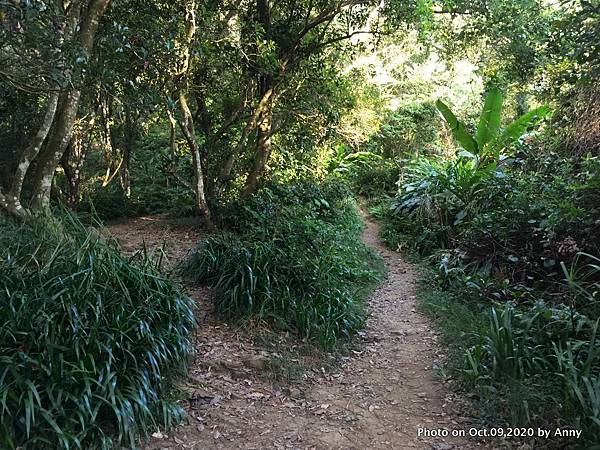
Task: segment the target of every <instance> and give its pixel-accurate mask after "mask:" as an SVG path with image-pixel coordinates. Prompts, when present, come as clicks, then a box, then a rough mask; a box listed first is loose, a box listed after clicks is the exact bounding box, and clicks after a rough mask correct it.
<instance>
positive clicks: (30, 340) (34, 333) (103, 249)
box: [0, 216, 195, 449]
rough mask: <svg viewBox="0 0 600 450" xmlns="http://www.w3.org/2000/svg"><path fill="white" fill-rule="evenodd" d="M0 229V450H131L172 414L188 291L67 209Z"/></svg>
mask: <svg viewBox="0 0 600 450" xmlns="http://www.w3.org/2000/svg"><path fill="white" fill-rule="evenodd" d="M0 228H1V230H2V232H1V233H0V286H1V287H2V289H0V320H1V323H2V326H1V327H0V447H1V448H3V449H15V448H27V449H50V448H59V449H80V448H81V449H83V448H99V449H109V448H121V447H122V446H128V447H129V448H138V447H139V439H140V437H141V436H144V435H145V434H146V433H147V431H148V430H149V429H151V428H152V427H156V426H162V427H169V426H171V425H174V424H175V423H176V422H177V421H179V420H180V419H181V418H182V417H183V414H184V413H183V410H182V409H181V408H180V407H179V406H177V405H176V404H173V403H170V402H169V401H166V400H165V398H166V397H165V396H166V395H167V394H168V393H169V390H170V379H171V377H172V376H174V375H175V374H176V373H177V372H178V371H180V370H182V369H184V368H185V367H186V364H187V362H188V357H189V355H190V354H191V352H192V347H191V344H190V341H189V340H188V337H187V335H188V333H189V332H190V331H191V330H192V329H193V328H194V326H195V320H194V317H193V314H192V309H191V301H190V299H189V298H187V297H186V296H185V295H184V294H183V293H182V291H181V290H180V289H179V288H178V287H177V286H176V285H175V284H174V283H173V282H172V281H170V280H168V279H166V278H165V277H163V276H162V275H161V274H160V273H159V272H158V270H157V269H156V268H155V267H154V265H153V263H152V262H151V261H150V259H149V258H147V257H146V256H145V255H136V256H134V257H132V258H126V257H124V256H122V255H121V253H120V251H119V248H118V245H117V244H116V243H115V242H113V241H112V240H109V239H106V238H104V237H102V236H101V235H100V234H99V233H98V232H97V231H95V230H91V231H88V230H86V228H85V227H83V226H82V225H81V224H80V223H79V222H78V221H77V220H76V219H74V218H72V217H68V216H67V217H66V218H63V219H61V220H59V221H58V223H56V222H55V223H53V224H52V225H48V224H42V223H36V224H34V225H33V226H29V225H16V224H14V223H12V222H9V221H7V220H5V219H3V218H1V217H0Z"/></svg>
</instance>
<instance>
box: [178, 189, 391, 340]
mask: <svg viewBox="0 0 600 450" xmlns="http://www.w3.org/2000/svg"><path fill="white" fill-rule="evenodd" d="M221 220H222V233H220V234H218V235H215V236H213V237H211V238H209V239H206V240H204V241H202V242H200V244H199V246H198V248H197V250H196V251H195V252H194V253H193V254H192V257H191V259H190V261H189V263H188V265H187V268H186V273H187V275H188V276H189V277H191V278H193V279H195V280H197V281H199V282H202V283H209V284H211V285H213V286H214V287H215V288H216V292H217V301H216V307H217V311H218V312H219V313H220V314H221V315H222V316H224V317H226V318H228V319H231V320H237V321H239V320H245V319H248V318H252V319H259V320H262V321H264V322H266V323H268V324H269V325H270V326H272V327H273V328H275V329H279V330H284V331H288V332H291V333H293V334H295V335H297V336H299V337H301V338H304V339H307V340H309V341H312V342H313V343H317V344H319V345H320V346H321V347H322V348H324V349H332V348H333V347H335V345H336V344H337V343H338V340H339V339H340V338H342V340H344V339H347V338H350V337H351V336H352V335H354V334H355V332H356V331H357V330H359V329H360V328H362V326H363V323H364V319H365V307H364V300H365V298H366V296H367V295H368V293H369V292H370V291H371V290H372V288H373V286H374V285H375V284H376V283H377V281H378V280H379V279H380V277H381V270H382V267H383V266H382V263H381V262H378V257H377V256H376V255H375V254H374V253H373V252H372V251H371V250H370V249H369V248H368V247H366V246H365V245H364V244H363V243H362V241H361V239H360V233H361V231H362V227H363V224H362V220H361V218H360V215H359V214H358V210H357V207H356V202H355V201H354V199H353V197H352V195H351V193H350V192H349V191H348V189H347V188H346V187H345V186H344V185H342V184H340V183H339V181H335V180H330V181H325V182H315V181H302V182H298V183H296V184H292V185H287V184H286V185H284V184H277V183H275V184H272V185H270V186H266V187H264V188H263V189H262V190H261V191H260V192H259V193H258V194H257V195H255V196H254V197H252V198H251V199H248V200H245V201H244V202H243V203H242V202H236V203H235V204H232V205H229V206H228V207H227V208H226V209H225V210H224V211H223V212H222V213H221Z"/></svg>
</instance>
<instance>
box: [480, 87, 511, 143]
mask: <svg viewBox="0 0 600 450" xmlns="http://www.w3.org/2000/svg"><path fill="white" fill-rule="evenodd" d="M503 100H504V96H503V95H502V91H500V89H498V88H497V87H494V88H492V89H491V90H490V91H489V92H488V94H487V96H486V97H485V104H484V105H483V110H482V111H481V117H480V118H479V126H478V127H477V135H476V137H475V140H476V141H477V146H478V147H479V149H480V150H481V149H483V148H484V147H485V146H486V145H487V144H488V143H490V142H491V141H492V140H493V139H494V138H495V137H496V136H497V135H498V130H499V129H500V116H501V114H502V102H503Z"/></svg>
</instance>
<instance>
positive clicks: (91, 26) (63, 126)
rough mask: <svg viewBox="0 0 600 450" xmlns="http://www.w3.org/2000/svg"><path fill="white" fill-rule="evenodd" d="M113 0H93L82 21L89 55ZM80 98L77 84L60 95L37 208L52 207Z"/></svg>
mask: <svg viewBox="0 0 600 450" xmlns="http://www.w3.org/2000/svg"><path fill="white" fill-rule="evenodd" d="M109 3H110V0H93V1H92V2H91V4H90V5H89V8H88V9H87V11H86V13H85V16H84V18H83V20H82V23H81V26H80V28H79V33H78V35H77V38H78V40H79V43H80V44H81V47H82V49H83V51H84V52H85V53H86V54H87V55H88V56H90V55H91V54H92V51H93V46H94V38H95V36H96V32H97V30H98V24H99V21H100V19H101V18H102V16H103V14H104V12H105V11H106V8H107V7H108V4H109ZM74 6H75V5H73V7H74ZM77 81H78V83H77V85H78V86H80V85H81V82H82V80H77ZM80 97H81V89H80V87H76V88H75V87H73V88H71V89H69V90H67V91H65V92H63V93H62V94H61V96H60V99H59V102H58V105H59V106H58V109H57V112H56V117H55V120H54V126H53V132H52V134H51V136H50V139H49V141H48V144H47V146H46V149H45V150H44V151H43V152H41V153H40V154H39V156H38V159H37V171H36V175H35V179H34V186H33V198H32V208H34V209H39V210H42V209H46V208H48V207H49V204H50V191H51V187H52V180H53V179H54V171H55V170H56V167H57V166H58V164H59V162H60V160H61V158H62V156H63V154H64V152H65V150H66V148H67V145H68V144H69V142H70V140H71V135H72V133H73V126H74V124H75V119H76V117H77V110H78V107H79V99H80Z"/></svg>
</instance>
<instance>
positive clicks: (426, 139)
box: [365, 102, 441, 158]
mask: <svg viewBox="0 0 600 450" xmlns="http://www.w3.org/2000/svg"><path fill="white" fill-rule="evenodd" d="M440 128H441V123H440V120H439V119H438V114H437V110H436V107H435V105H434V104H433V103H431V102H415V103H409V104H406V105H402V106H401V107H399V108H397V109H395V110H393V111H387V112H386V114H385V115H384V116H383V118H382V119H381V125H380V127H379V130H377V132H375V133H374V134H373V135H372V136H371V137H370V139H369V140H368V142H366V143H365V147H366V148H368V149H369V150H370V151H372V152H374V153H377V154H380V155H383V156H384V157H386V158H397V157H406V155H407V154H414V153H417V154H425V155H429V154H432V153H435V152H436V151H437V147H438V146H439V142H438V141H439V134H440V131H441V130H440Z"/></svg>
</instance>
